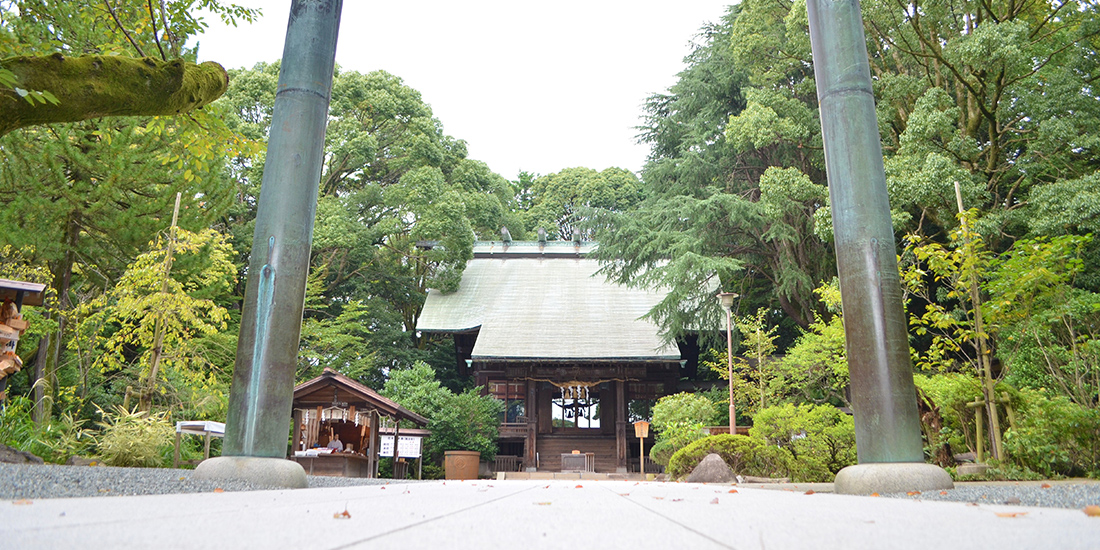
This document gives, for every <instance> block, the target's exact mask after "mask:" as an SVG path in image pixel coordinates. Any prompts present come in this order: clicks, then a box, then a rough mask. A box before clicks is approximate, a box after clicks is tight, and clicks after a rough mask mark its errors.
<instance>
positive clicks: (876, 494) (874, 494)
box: [871, 493, 879, 497]
mask: <svg viewBox="0 0 1100 550" xmlns="http://www.w3.org/2000/svg"><path fill="white" fill-rule="evenodd" d="M871 496H873V497H877V496H879V494H878V493H871Z"/></svg>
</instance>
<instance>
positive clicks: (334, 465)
mask: <svg viewBox="0 0 1100 550" xmlns="http://www.w3.org/2000/svg"><path fill="white" fill-rule="evenodd" d="M293 410H294V436H293V437H294V438H293V441H295V442H296V445H295V448H294V453H293V456H291V459H292V460H295V461H296V462H298V463H299V464H301V465H302V467H304V468H305V469H306V473H308V474H311V475H331V476H344V477H378V462H379V459H380V458H387V457H385V456H380V454H379V450H380V448H381V447H382V445H381V440H380V437H381V434H382V431H383V429H382V424H383V423H384V421H383V418H385V419H387V420H388V424H390V426H389V429H388V430H385V431H387V432H388V433H390V434H392V435H393V436H394V441H398V440H399V438H400V437H401V432H400V426H399V422H400V421H402V420H407V421H410V422H412V423H413V424H415V425H416V426H418V427H424V426H426V425H427V424H428V419H427V418H424V417H423V416H420V415H418V414H416V413H414V412H412V411H410V410H408V409H405V408H403V407H402V406H400V405H398V404H397V403H395V402H393V401H392V400H390V399H387V398H385V397H383V396H382V395H380V394H379V393H378V392H376V391H374V390H372V389H370V388H368V387H367V386H364V385H363V384H360V383H359V382H356V381H355V380H353V379H351V378H348V377H347V376H344V375H342V374H340V373H338V372H336V371H334V370H332V369H327V368H326V369H325V370H324V372H322V373H321V376H318V377H316V378H314V379H312V380H310V381H308V382H303V383H301V384H299V385H298V386H296V387H295V388H294V409H293ZM420 433H423V432H420ZM337 436H339V439H340V441H341V444H342V447H343V449H342V450H340V451H333V450H332V449H330V448H329V447H328V445H329V442H330V441H332V440H333V439H334V438H336V437H337ZM392 449H393V455H394V456H393V457H392V458H394V459H395V462H397V460H396V459H397V458H398V456H397V452H398V450H397V449H398V446H397V445H393V446H392Z"/></svg>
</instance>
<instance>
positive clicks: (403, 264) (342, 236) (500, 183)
mask: <svg viewBox="0 0 1100 550" xmlns="http://www.w3.org/2000/svg"><path fill="white" fill-rule="evenodd" d="M277 74H278V63H274V64H258V65H257V66H255V67H253V68H252V69H250V70H246V71H235V72H233V73H232V76H233V79H232V81H231V83H230V88H229V91H228V92H227V93H226V95H225V97H224V98H223V99H222V100H219V102H218V104H217V105H218V106H219V107H220V108H223V109H225V110H226V111H230V112H232V113H233V116H232V117H230V118H231V122H230V123H229V126H230V127H231V128H239V129H240V131H242V132H243V133H245V134H246V135H247V136H249V137H251V138H253V139H262V137H263V136H264V135H266V133H267V130H268V125H269V124H270V110H271V102H272V101H273V100H274V98H273V96H272V95H271V93H270V91H269V88H270V86H271V84H272V83H273V82H274V79H275V78H276V77H277ZM324 154H325V164H324V168H323V171H322V176H321V180H320V181H319V182H318V185H319V189H320V197H319V200H318V205H317V221H316V224H315V227H314V241H313V251H312V268H313V271H314V273H315V274H317V278H316V280H314V281H311V287H310V288H311V292H312V295H311V298H310V301H309V307H308V308H307V311H306V318H305V321H304V325H303V331H304V332H303V339H302V357H303V361H302V363H301V364H300V365H299V370H300V373H301V374H302V375H303V376H305V375H306V373H307V372H313V371H314V370H316V369H317V368H319V366H320V364H321V363H322V362H325V361H329V360H332V359H333V357H334V356H333V355H332V353H333V350H343V351H341V352H339V353H340V354H342V355H341V356H340V358H338V359H336V363H335V365H336V368H338V369H341V370H342V371H343V372H345V373H346V374H352V375H354V376H356V377H359V378H361V379H363V380H364V381H365V382H367V383H368V384H372V385H380V384H382V382H383V381H384V379H385V372H386V371H387V370H388V369H400V368H405V367H407V366H409V365H411V364H413V363H414V362H415V361H417V360H425V359H428V360H432V361H433V362H434V363H437V364H438V365H439V366H440V367H442V366H443V365H447V364H450V363H453V352H449V351H448V350H449V349H450V348H451V346H448V345H447V343H446V342H442V341H440V340H437V339H432V338H430V337H428V336H417V335H416V334H415V332H414V331H413V327H415V326H416V320H417V318H418V317H419V315H420V311H421V308H422V307H423V302H424V296H425V295H426V293H427V289H428V288H438V289H442V290H444V291H450V290H453V289H454V288H456V286H457V284H458V281H459V280H460V278H461V274H462V270H463V269H464V268H465V265H466V261H467V260H468V259H469V258H470V257H471V254H472V247H473V242H474V239H475V237H482V238H494V236H495V235H498V233H497V232H498V231H499V230H500V227H501V226H502V225H509V226H510V227H512V228H513V230H514V231H516V232H517V233H516V234H517V236H522V228H521V227H520V225H521V224H520V218H519V216H518V214H517V213H516V212H517V209H516V207H515V204H516V203H515V199H514V195H515V192H514V189H513V187H512V186H511V184H510V183H509V182H508V181H507V180H505V179H504V178H502V177H501V176H499V175H498V174H495V173H493V172H492V171H491V170H490V169H489V167H488V166H486V165H485V163H482V162H478V161H475V160H472V159H469V158H467V157H466V145H465V142H463V141H461V140H457V139H455V138H453V137H450V136H448V135H446V134H445V133H444V132H443V126H442V124H441V123H440V121H439V120H438V119H436V118H435V117H434V116H433V115H432V111H431V108H430V107H429V106H428V105H427V104H426V103H424V102H423V100H422V98H421V96H420V93H419V92H417V91H416V90H414V89H412V88H410V87H409V86H407V85H406V84H405V83H404V82H403V81H402V80H401V79H400V78H399V77H397V76H394V75H392V74H389V73H386V72H384V71H375V72H372V73H368V74H361V73H358V72H355V71H344V70H337V72H336V74H335V76H334V80H333V101H332V104H331V106H330V121H329V125H328V131H327V132H326V138H325V150H324ZM262 161H263V159H262V157H259V156H257V157H253V158H240V159H238V160H236V161H235V164H234V170H235V173H237V174H239V175H240V177H241V178H242V179H243V180H244V184H243V186H242V187H243V193H244V194H243V196H242V197H241V199H240V202H239V203H238V205H239V207H238V208H237V210H236V211H234V213H233V218H232V219H231V220H230V224H231V230H232V231H233V233H234V235H235V246H237V248H238V250H240V251H241V253H242V254H247V245H248V243H249V242H250V239H251V233H252V230H251V220H252V217H253V216H254V214H253V213H252V212H251V209H252V208H254V204H255V196H256V194H257V193H258V189H259V185H258V184H259V177H260V174H261V173H262ZM356 325H358V327H359V328H355V327H356ZM448 354H452V355H448Z"/></svg>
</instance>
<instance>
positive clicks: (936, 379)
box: [913, 373, 1004, 454]
mask: <svg viewBox="0 0 1100 550" xmlns="http://www.w3.org/2000/svg"><path fill="white" fill-rule="evenodd" d="M913 382H914V384H915V385H916V387H917V388H918V390H919V392H920V394H921V395H923V396H925V397H926V398H927V401H928V405H930V406H931V407H934V408H935V410H936V412H937V413H938V414H939V417H940V419H942V421H943V425H942V426H941V427H940V429H939V430H938V431H937V433H936V435H935V436H934V439H936V441H934V442H928V444H929V445H941V446H942V445H948V446H949V447H950V449H951V452H952V454H958V453H964V452H967V451H969V450H971V449H973V448H975V442H974V437H975V433H974V429H975V426H974V409H973V408H970V407H967V406H966V404H967V403H970V402H973V401H975V400H977V399H980V398H981V396H982V384H981V381H980V380H978V378H977V377H975V376H973V375H971V374H966V373H944V374H936V375H932V376H928V375H923V374H917V375H914V376H913ZM999 414H1002V416H1001V418H1004V416H1003V413H999ZM930 429H932V427H931V426H925V431H926V432H927V431H928V430H930ZM986 431H988V430H986ZM986 448H988V443H987V444H986Z"/></svg>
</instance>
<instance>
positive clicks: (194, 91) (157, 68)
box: [0, 54, 229, 136]
mask: <svg viewBox="0 0 1100 550" xmlns="http://www.w3.org/2000/svg"><path fill="white" fill-rule="evenodd" d="M0 66H3V67H4V68H5V69H7V70H9V71H11V72H12V73H14V74H15V75H16V76H17V77H18V78H19V83H18V84H17V87H19V88H23V89H26V90H43V91H49V92H50V93H52V94H53V95H54V96H55V97H57V99H58V104H56V105H54V104H50V103H47V104H41V103H35V104H32V103H31V102H28V101H27V100H26V99H25V98H23V97H21V96H20V95H19V94H18V93H17V92H16V90H13V89H10V88H7V87H0V136H2V135H4V134H7V133H8V132H11V131H12V130H16V129H18V128H24V127H27V126H34V125H38V124H49V123H54V122H77V121H81V120H87V119H90V118H97V117H102V116H154V115H175V114H180V113H186V112H188V111H192V110H194V109H198V108H199V107H202V106H203V105H206V104H207V103H210V102H211V101H214V100H215V99H217V98H218V97H220V96H221V95H222V94H223V93H225V90H226V88H227V87H228V84H229V78H228V76H227V74H226V72H225V69H224V68H223V67H222V66H221V65H219V64H217V63H214V62H210V61H207V62H205V63H202V64H195V63H188V62H186V61H183V60H181V59H176V60H172V61H158V60H156V59H153V58H150V57H144V58H131V57H118V56H106V55H89V56H81V57H64V56H62V55H61V54H53V55H48V56H40V57H10V58H7V59H4V60H3V61H0Z"/></svg>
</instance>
